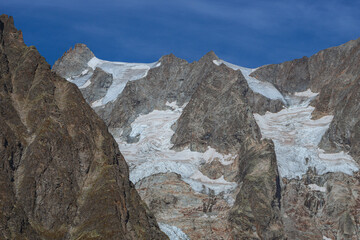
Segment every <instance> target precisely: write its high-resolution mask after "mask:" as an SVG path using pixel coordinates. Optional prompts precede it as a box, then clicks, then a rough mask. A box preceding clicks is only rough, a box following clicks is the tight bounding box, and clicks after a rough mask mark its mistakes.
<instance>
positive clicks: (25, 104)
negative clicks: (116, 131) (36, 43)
mask: <svg viewBox="0 0 360 240" xmlns="http://www.w3.org/2000/svg"><path fill="white" fill-rule="evenodd" d="M74 68H76V66H74ZM0 86H1V87H0V103H1V104H0V122H1V124H0V143H1V144H0V163H1V164H0V185H1V188H0V239H168V238H167V236H166V235H165V234H164V233H162V232H161V231H160V229H159V226H158V224H157V222H156V219H155V217H154V216H153V214H152V213H150V211H149V210H148V208H147V206H146V205H145V203H144V202H143V201H142V200H141V199H140V196H139V195H138V193H137V191H136V190H135V187H134V185H133V184H132V183H131V182H130V181H129V169H128V165H127V164H126V162H125V160H124V157H123V156H122V154H121V153H120V151H119V149H118V145H117V143H116V142H115V140H114V138H113V137H112V136H111V135H110V133H109V132H108V130H107V127H106V125H105V124H104V122H103V121H102V120H101V119H100V118H99V117H98V116H97V115H96V113H95V112H94V111H93V110H92V109H91V108H90V107H89V106H88V104H86V102H85V100H84V98H83V97H82V95H81V93H80V91H79V90H78V88H77V87H76V86H75V85H74V84H72V83H70V82H68V81H66V80H65V79H63V78H61V77H59V76H58V75H56V74H55V73H53V72H51V69H50V66H49V64H47V63H46V61H45V59H44V58H43V57H42V56H41V55H40V54H39V53H38V51H37V50H36V48H35V47H33V46H30V47H28V46H26V45H25V44H24V42H23V37H22V33H21V31H18V30H17V29H16V28H15V27H14V22H13V18H12V17H8V16H6V15H1V16H0Z"/></svg>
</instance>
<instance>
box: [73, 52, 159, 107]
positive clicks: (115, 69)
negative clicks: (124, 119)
mask: <svg viewBox="0 0 360 240" xmlns="http://www.w3.org/2000/svg"><path fill="white" fill-rule="evenodd" d="M87 65H88V68H86V69H84V71H83V72H82V73H81V74H80V75H77V76H71V77H69V78H68V79H67V80H68V81H71V82H73V83H75V84H76V85H77V86H78V87H79V88H87V87H89V86H90V84H91V77H92V76H93V73H94V71H95V69H96V68H100V69H102V70H103V71H104V72H106V73H109V74H111V75H112V77H113V81H112V84H111V86H110V87H109V88H108V90H107V92H106V95H105V96H104V97H103V98H102V99H101V100H100V101H97V102H96V106H101V105H104V104H106V103H108V102H111V101H114V100H116V98H117V97H118V96H119V95H120V94H121V92H122V91H123V90H124V88H125V86H126V83H127V82H129V81H135V80H138V79H141V78H143V77H146V75H147V73H148V71H149V70H150V69H151V68H155V67H159V66H160V65H161V62H154V63H127V62H110V61H105V60H101V59H98V58H97V57H93V58H92V59H90V61H89V62H88V63H87Z"/></svg>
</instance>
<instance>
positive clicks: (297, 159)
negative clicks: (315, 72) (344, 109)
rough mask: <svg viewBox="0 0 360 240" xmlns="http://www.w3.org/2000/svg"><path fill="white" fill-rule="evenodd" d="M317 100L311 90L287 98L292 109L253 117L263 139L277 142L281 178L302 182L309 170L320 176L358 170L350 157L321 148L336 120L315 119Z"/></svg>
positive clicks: (328, 118)
mask: <svg viewBox="0 0 360 240" xmlns="http://www.w3.org/2000/svg"><path fill="white" fill-rule="evenodd" d="M316 96H317V94H316V93H312V92H311V91H310V90H307V91H304V92H298V93H295V94H293V95H291V96H286V99H287V102H288V103H289V104H290V106H289V107H287V108H285V109H283V110H281V111H279V112H277V113H270V112H266V113H265V114H264V115H260V114H254V117H255V120H256V122H257V124H258V126H259V127H260V130H261V134H262V137H263V138H270V139H272V140H273V141H274V144H275V153H276V157H277V161H278V169H279V174H280V176H281V177H285V178H301V176H302V175H303V174H305V173H306V172H307V170H308V169H309V168H311V169H313V170H315V171H316V173H317V174H320V175H322V174H325V173H328V172H343V173H346V174H349V175H351V174H352V173H353V172H355V171H358V170H359V168H358V165H357V164H356V162H355V161H354V160H353V158H352V157H351V156H350V155H349V154H347V153H345V152H339V153H325V151H324V150H322V149H320V148H319V147H318V144H319V143H320V141H321V138H322V136H323V135H324V134H325V132H326V130H327V129H328V128H329V125H330V123H331V121H332V119H333V116H331V115H328V116H323V117H322V118H320V119H316V120H313V119H312V115H311V114H312V112H313V111H314V109H315V108H314V107H312V106H310V102H311V100H312V99H313V98H314V97H316Z"/></svg>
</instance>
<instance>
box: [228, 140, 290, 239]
mask: <svg viewBox="0 0 360 240" xmlns="http://www.w3.org/2000/svg"><path fill="white" fill-rule="evenodd" d="M238 178H239V179H238V182H239V185H240V190H239V193H238V195H237V197H236V200H235V204H234V206H233V208H232V210H231V212H230V214H229V222H230V224H231V228H232V236H233V238H234V239H285V235H284V229H283V223H282V219H281V215H280V201H281V187H280V179H279V173H278V170H277V162H276V156H275V152H274V145H273V143H272V141H270V140H263V141H261V142H257V141H254V140H251V139H247V141H246V142H245V143H244V144H243V145H242V148H241V149H240V160H239V173H238Z"/></svg>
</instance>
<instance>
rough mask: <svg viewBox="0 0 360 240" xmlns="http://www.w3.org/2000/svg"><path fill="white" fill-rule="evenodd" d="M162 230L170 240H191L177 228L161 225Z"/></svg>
mask: <svg viewBox="0 0 360 240" xmlns="http://www.w3.org/2000/svg"><path fill="white" fill-rule="evenodd" d="M159 227H160V230H161V231H163V232H164V233H165V234H166V235H167V236H168V237H169V238H170V240H190V238H189V237H188V236H187V235H186V234H185V233H184V232H183V231H181V229H180V228H178V227H176V226H171V225H168V224H165V223H159Z"/></svg>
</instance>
